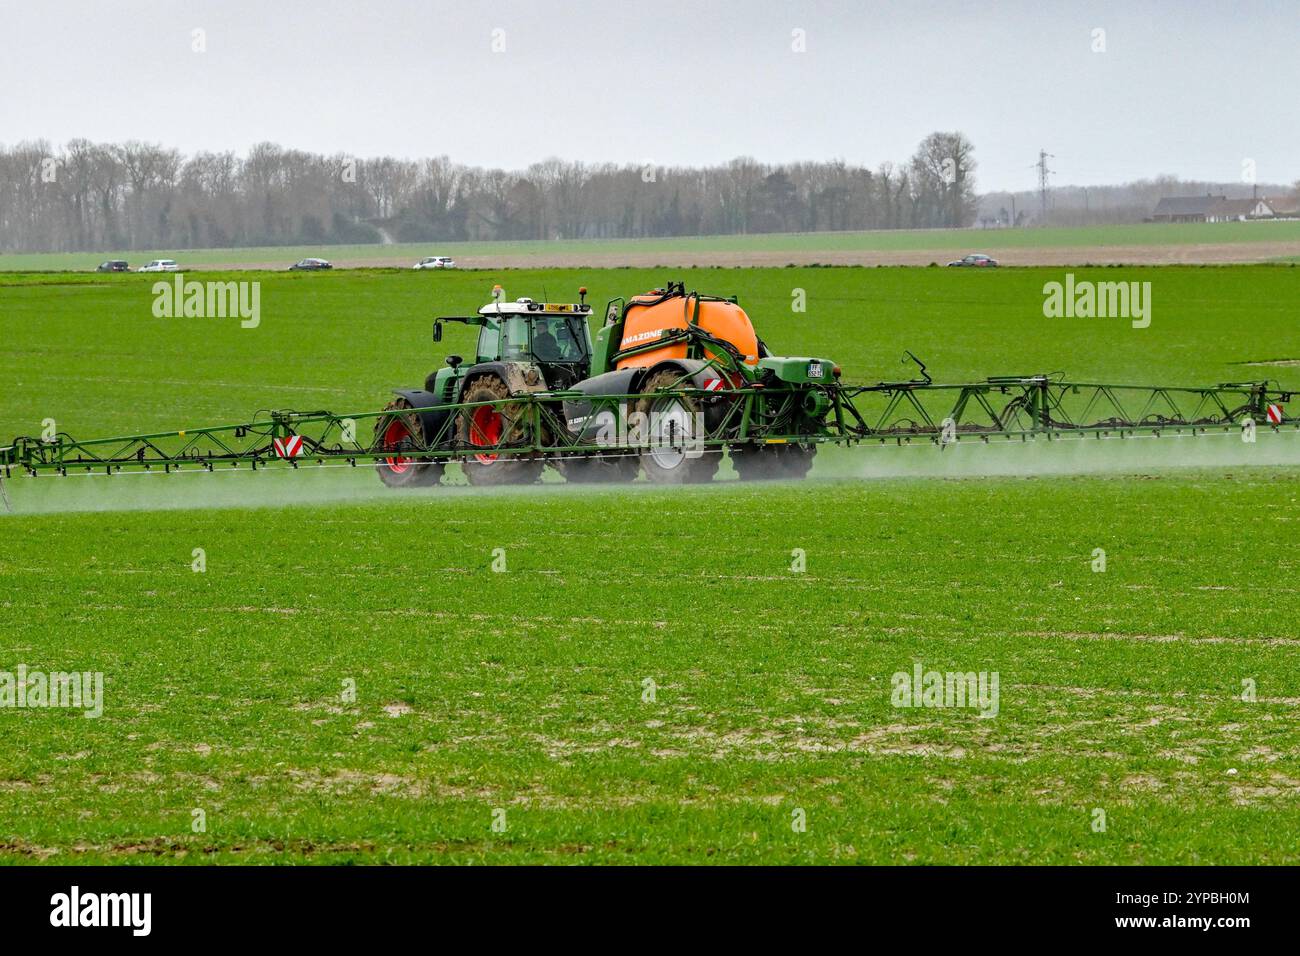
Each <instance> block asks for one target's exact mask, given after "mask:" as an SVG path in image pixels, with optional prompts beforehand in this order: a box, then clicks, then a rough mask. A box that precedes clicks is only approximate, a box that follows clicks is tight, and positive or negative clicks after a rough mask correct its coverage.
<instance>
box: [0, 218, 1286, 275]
mask: <svg viewBox="0 0 1300 956" xmlns="http://www.w3.org/2000/svg"><path fill="white" fill-rule="evenodd" d="M1282 242H1289V243H1295V242H1300V220H1279V221H1277V222H1227V223H1175V224H1170V223H1140V224H1133V225H1119V226H1079V227H1052V228H1044V229H999V230H991V231H985V230H977V229H890V230H879V231H874V232H819V233H799V234H786V233H778V234H764V235H746V236H690V237H681V238H662V239H608V240H585V239H568V240H553V241H546V240H538V241H531V242H423V243H396V244H391V245H379V244H374V245H346V246H287V247H286V246H258V247H250V248H243V249H186V250H181V249H155V250H146V251H136V252H114V253H89V252H86V253H81V252H78V253H21V254H6V255H0V270H6V269H21V270H52V271H66V270H88V269H94V268H95V266H97V265H98V264H99V263H101V262H103V261H104V260H105V259H126V260H127V261H129V262H130V263H131V265H132V267H136V266H139V265H143V264H145V263H146V262H148V261H149V260H150V259H158V258H176V259H178V260H179V261H180V262H181V263H182V264H184V265H193V266H204V265H211V264H214V263H215V264H219V265H241V264H252V263H256V264H259V265H261V264H267V263H282V264H283V266H284V267H285V268H287V267H288V266H289V265H290V264H291V263H293V262H296V261H298V260H299V259H303V258H306V257H308V256H323V257H325V258H328V259H332V260H338V261H348V262H354V261H355V262H361V263H364V262H366V261H368V260H392V259H403V258H405V259H410V261H411V263H412V264H414V263H415V262H416V261H417V260H419V259H420V258H421V257H423V256H427V255H449V256H453V257H460V258H487V259H492V258H495V257H503V258H504V257H509V258H511V259H515V258H525V259H527V258H532V257H545V256H551V257H565V258H566V259H568V258H572V257H579V258H580V257H581V256H583V255H594V256H609V255H626V256H636V257H641V256H647V255H654V254H663V255H665V256H666V257H671V256H672V255H691V254H713V253H740V254H745V253H749V254H755V255H762V254H768V253H785V252H788V253H791V254H799V255H808V254H815V253H818V252H825V253H847V252H911V251H918V250H924V251H929V250H935V251H945V250H951V251H952V252H954V253H956V252H957V251H966V252H968V251H970V250H971V249H972V248H975V247H981V246H988V247H990V248H998V249H1035V248H1068V247H1086V246H1095V247H1097V248H1098V249H1099V250H1101V249H1105V248H1107V247H1112V246H1153V247H1161V246H1175V245H1197V244H1212V245H1217V244H1225V243H1226V244H1234V245H1235V244H1238V243H1282Z"/></svg>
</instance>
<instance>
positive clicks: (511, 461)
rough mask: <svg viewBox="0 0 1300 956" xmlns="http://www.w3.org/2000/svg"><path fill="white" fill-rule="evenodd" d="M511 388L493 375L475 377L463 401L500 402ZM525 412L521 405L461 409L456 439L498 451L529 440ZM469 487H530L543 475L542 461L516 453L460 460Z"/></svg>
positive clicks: (478, 454) (480, 454)
mask: <svg viewBox="0 0 1300 956" xmlns="http://www.w3.org/2000/svg"><path fill="white" fill-rule="evenodd" d="M509 397H510V389H509V388H508V387H507V386H506V383H505V382H503V381H502V380H501V379H500V378H498V377H497V376H495V375H484V376H482V377H481V378H476V379H475V380H474V381H473V382H472V383H471V384H470V386H469V387H468V388H467V389H465V395H464V397H463V398H462V399H461V401H462V402H465V403H466V404H470V403H473V402H500V401H502V400H503V399H508V398H509ZM526 414H527V409H526V406H525V405H523V404H522V403H510V404H504V405H483V406H481V407H479V408H466V409H463V410H462V411H461V413H460V415H459V417H458V418H457V419H456V438H457V439H458V440H459V442H460V444H461V446H462V447H464V446H468V447H470V448H484V449H488V448H498V447H499V446H501V445H507V444H518V443H521V442H524V441H526V440H527V438H528V422H527V420H526ZM461 463H462V466H463V467H464V469H465V477H466V479H468V480H469V483H470V484H471V485H531V484H532V483H533V482H535V481H537V480H538V479H539V478H541V476H542V460H541V459H540V458H536V457H523V456H521V455H519V454H518V453H515V452H508V451H483V452H476V453H475V454H473V455H470V456H469V457H467V458H463V459H461Z"/></svg>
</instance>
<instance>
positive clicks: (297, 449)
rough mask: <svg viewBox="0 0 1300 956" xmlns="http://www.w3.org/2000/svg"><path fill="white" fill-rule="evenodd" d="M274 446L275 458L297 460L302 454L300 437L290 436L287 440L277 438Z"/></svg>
mask: <svg viewBox="0 0 1300 956" xmlns="http://www.w3.org/2000/svg"><path fill="white" fill-rule="evenodd" d="M274 445H275V455H276V457H277V458H297V457H298V456H299V455H301V454H302V436H301V435H290V436H288V437H287V438H277V439H276V440H275V442H274Z"/></svg>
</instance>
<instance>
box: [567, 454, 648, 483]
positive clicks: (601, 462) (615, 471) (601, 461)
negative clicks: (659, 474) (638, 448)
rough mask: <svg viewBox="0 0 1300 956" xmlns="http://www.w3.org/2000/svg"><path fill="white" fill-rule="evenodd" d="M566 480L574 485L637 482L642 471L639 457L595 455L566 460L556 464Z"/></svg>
mask: <svg viewBox="0 0 1300 956" xmlns="http://www.w3.org/2000/svg"><path fill="white" fill-rule="evenodd" d="M555 468H556V470H557V471H558V472H559V473H560V474H562V475H563V476H564V480H565V481H568V482H572V483H573V484H581V485H599V484H627V483H628V482H631V481H636V476H637V473H638V472H639V471H640V470H641V458H640V456H638V455H593V456H591V457H589V458H566V459H564V460H562V461H557V462H556V463H555Z"/></svg>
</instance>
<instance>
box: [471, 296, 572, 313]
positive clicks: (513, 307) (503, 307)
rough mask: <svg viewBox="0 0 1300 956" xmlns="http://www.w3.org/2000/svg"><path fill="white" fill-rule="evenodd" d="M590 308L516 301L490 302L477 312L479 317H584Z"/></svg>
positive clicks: (570, 303) (522, 300) (569, 303)
mask: <svg viewBox="0 0 1300 956" xmlns="http://www.w3.org/2000/svg"><path fill="white" fill-rule="evenodd" d="M590 311H591V306H589V305H587V304H585V303H583V304H576V303H572V302H534V301H533V300H532V299H516V300H515V301H514V302H490V303H488V304H487V305H485V306H483V308H481V309H479V310H478V314H479V315H529V314H534V313H551V314H555V313H566V312H567V313H574V314H582V315H585V314H587V313H588V312H590Z"/></svg>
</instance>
